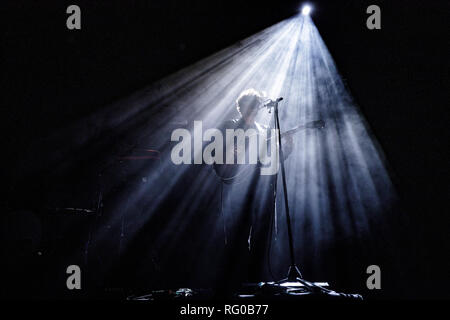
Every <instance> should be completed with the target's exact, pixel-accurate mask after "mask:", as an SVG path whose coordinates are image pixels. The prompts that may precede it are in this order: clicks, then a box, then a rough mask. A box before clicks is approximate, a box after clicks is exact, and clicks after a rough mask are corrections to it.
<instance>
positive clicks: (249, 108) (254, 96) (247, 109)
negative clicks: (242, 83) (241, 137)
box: [236, 89, 264, 123]
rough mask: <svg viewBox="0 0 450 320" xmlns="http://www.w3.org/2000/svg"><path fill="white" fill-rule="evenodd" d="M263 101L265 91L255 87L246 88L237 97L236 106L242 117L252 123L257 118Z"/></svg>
mask: <svg viewBox="0 0 450 320" xmlns="http://www.w3.org/2000/svg"><path fill="white" fill-rule="evenodd" d="M263 102H264V95H263V93H261V92H259V91H256V90H255V89H246V90H244V91H242V92H241V94H240V95H239V97H238V98H237V99H236V108H237V111H238V112H239V113H240V115H241V116H242V118H243V119H244V120H245V121H246V122H247V123H251V122H253V121H254V120H255V117H256V114H257V113H258V110H259V108H260V107H261V104H262V103H263Z"/></svg>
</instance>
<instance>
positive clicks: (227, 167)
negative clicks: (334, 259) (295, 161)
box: [213, 120, 325, 183]
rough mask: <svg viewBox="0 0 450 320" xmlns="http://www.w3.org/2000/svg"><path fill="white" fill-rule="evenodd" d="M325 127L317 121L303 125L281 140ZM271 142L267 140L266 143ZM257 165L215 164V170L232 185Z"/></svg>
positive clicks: (323, 123)
mask: <svg viewBox="0 0 450 320" xmlns="http://www.w3.org/2000/svg"><path fill="white" fill-rule="evenodd" d="M324 127H325V121H323V120H315V121H311V122H308V123H305V124H302V125H299V126H297V127H295V128H293V129H290V130H288V131H286V132H283V133H282V134H281V138H283V137H287V136H292V135H293V134H295V133H297V132H299V131H302V130H306V129H323V128H324ZM268 140H270V138H267V139H266V141H268ZM234 153H235V155H237V153H238V152H237V148H236V146H234ZM256 167H257V165H255V164H217V163H214V164H213V169H214V172H215V173H216V175H217V176H218V177H219V178H220V179H221V180H222V181H223V182H225V183H232V182H234V181H235V180H236V179H237V178H238V177H243V176H244V174H249V173H250V172H251V170H250V169H251V168H253V169H255V168H256Z"/></svg>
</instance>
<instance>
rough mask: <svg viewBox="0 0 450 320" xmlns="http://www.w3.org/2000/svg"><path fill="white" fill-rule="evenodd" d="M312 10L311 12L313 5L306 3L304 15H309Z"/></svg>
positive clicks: (303, 10) (303, 9) (303, 8)
mask: <svg viewBox="0 0 450 320" xmlns="http://www.w3.org/2000/svg"><path fill="white" fill-rule="evenodd" d="M310 12H311V6H309V5H307V4H305V5H304V6H303V7H302V15H304V16H307V15H309V13H310Z"/></svg>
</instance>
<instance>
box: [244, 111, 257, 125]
mask: <svg viewBox="0 0 450 320" xmlns="http://www.w3.org/2000/svg"><path fill="white" fill-rule="evenodd" d="M257 113H258V109H250V110H249V111H248V112H247V113H246V114H245V115H243V117H244V119H245V121H246V122H247V123H251V122H254V121H255V119H256V115H257Z"/></svg>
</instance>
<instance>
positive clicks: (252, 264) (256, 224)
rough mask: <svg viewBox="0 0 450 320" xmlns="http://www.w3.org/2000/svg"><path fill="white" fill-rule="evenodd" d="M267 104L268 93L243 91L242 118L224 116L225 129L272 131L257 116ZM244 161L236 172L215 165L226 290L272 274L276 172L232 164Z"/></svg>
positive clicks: (222, 287) (288, 145) (288, 141)
mask: <svg viewBox="0 0 450 320" xmlns="http://www.w3.org/2000/svg"><path fill="white" fill-rule="evenodd" d="M265 106H267V98H266V97H264V96H263V94H261V93H260V92H259V91H257V90H255V89H247V90H244V91H243V92H242V93H241V94H240V95H239V97H238V98H237V100H236V108H237V111H238V112H239V115H240V117H239V118H238V119H232V120H227V121H225V122H224V123H223V124H222V125H221V126H220V128H221V130H222V131H223V132H225V131H226V130H227V129H233V130H237V129H243V130H244V131H245V130H248V129H254V130H256V131H257V132H266V131H268V132H271V130H267V129H268V128H269V126H267V125H263V124H260V123H257V122H256V121H255V119H256V115H257V113H258V111H259V110H260V109H262V108H264V107H265ZM267 107H269V106H267ZM282 143H283V150H284V158H285V159H286V158H287V157H288V156H289V154H290V153H291V152H292V146H293V140H292V136H290V135H287V136H283V140H282ZM277 149H278V148H277ZM271 152H275V150H273V149H272V150H271ZM242 166H245V169H244V170H242V169H241V170H239V169H237V170H235V171H233V173H232V174H229V171H230V165H226V164H224V165H220V166H215V167H214V168H215V170H216V173H217V175H218V176H219V177H220V178H221V179H222V182H224V186H223V193H224V194H223V197H222V201H223V203H222V208H223V211H224V212H223V217H224V220H225V221H224V230H225V243H226V246H225V251H226V252H225V255H224V256H225V258H224V261H223V265H222V266H223V273H224V274H223V275H220V276H219V279H220V281H219V283H218V289H219V292H223V293H225V294H226V293H227V292H232V291H233V290H235V289H236V288H237V287H238V286H239V284H241V283H243V282H259V281H263V280H264V279H266V280H267V278H268V274H267V270H266V268H265V267H266V265H267V264H266V263H264V261H265V260H264V258H265V255H266V251H267V248H268V243H269V242H268V241H269V240H270V239H269V236H270V232H269V231H270V230H271V221H272V220H271V218H272V216H273V214H274V208H275V193H274V190H275V188H276V180H277V175H260V174H259V170H256V168H258V167H259V166H261V164H260V163H257V164H246V165H233V167H242ZM219 168H220V169H223V170H219ZM227 171H228V172H227ZM227 173H228V174H227ZM233 182H236V183H233ZM244 191H245V192H244Z"/></svg>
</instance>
